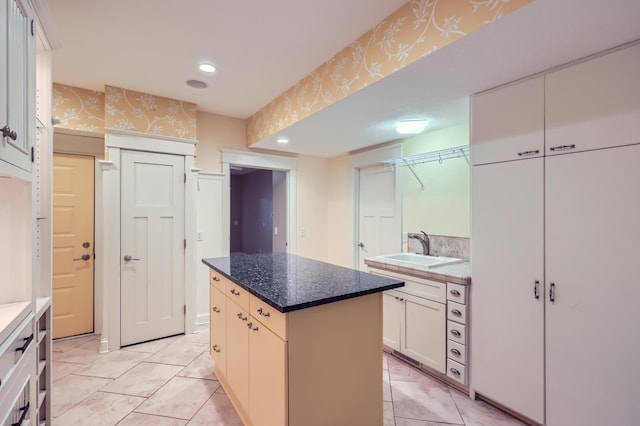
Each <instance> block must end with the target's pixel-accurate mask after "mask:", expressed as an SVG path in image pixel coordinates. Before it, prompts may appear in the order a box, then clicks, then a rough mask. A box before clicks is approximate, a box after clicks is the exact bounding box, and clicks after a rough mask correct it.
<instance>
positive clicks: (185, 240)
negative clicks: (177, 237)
mask: <svg viewBox="0 0 640 426" xmlns="http://www.w3.org/2000/svg"><path fill="white" fill-rule="evenodd" d="M184 248H187V239H186V238H185V239H184Z"/></svg>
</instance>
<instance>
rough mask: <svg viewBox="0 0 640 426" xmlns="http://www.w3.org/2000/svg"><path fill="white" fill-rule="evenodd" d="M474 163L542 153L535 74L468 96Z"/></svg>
mask: <svg viewBox="0 0 640 426" xmlns="http://www.w3.org/2000/svg"><path fill="white" fill-rule="evenodd" d="M471 131H472V133H473V144H472V145H471V161H472V163H473V164H474V165H477V164H488V163H496V162H499V161H510V160H517V159H521V158H530V157H540V156H542V155H543V154H544V78H543V77H536V78H533V79H529V80H525V81H521V82H518V83H514V84H511V85H509V86H506V87H503V88H500V89H497V90H492V91H490V92H486V93H482V94H480V95H477V96H473V97H472V98H471Z"/></svg>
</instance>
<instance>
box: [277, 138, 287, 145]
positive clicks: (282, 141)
mask: <svg viewBox="0 0 640 426" xmlns="http://www.w3.org/2000/svg"><path fill="white" fill-rule="evenodd" d="M277 142H278V143H281V144H285V143H289V139H287V138H285V137H282V136H281V137H279V138H278V139H277Z"/></svg>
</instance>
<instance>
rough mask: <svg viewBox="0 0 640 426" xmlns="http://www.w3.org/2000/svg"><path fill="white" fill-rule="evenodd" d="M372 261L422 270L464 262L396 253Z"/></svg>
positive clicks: (462, 260) (461, 260)
mask: <svg viewBox="0 0 640 426" xmlns="http://www.w3.org/2000/svg"><path fill="white" fill-rule="evenodd" d="M372 260H382V261H385V260H386V261H387V263H397V264H398V265H401V266H402V265H406V264H411V265H419V266H422V267H423V268H428V269H431V268H437V267H439V266H445V265H454V264H456V263H462V262H464V259H458V258H455V257H446V256H427V255H424V254H415V253H396V254H386V255H382V256H376V258H374V259H372Z"/></svg>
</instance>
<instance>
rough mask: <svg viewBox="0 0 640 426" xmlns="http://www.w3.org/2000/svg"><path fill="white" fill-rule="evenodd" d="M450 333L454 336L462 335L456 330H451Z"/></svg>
mask: <svg viewBox="0 0 640 426" xmlns="http://www.w3.org/2000/svg"><path fill="white" fill-rule="evenodd" d="M451 334H453V335H454V336H456V337H460V336H462V333H460V332H459V331H458V330H451Z"/></svg>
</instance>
